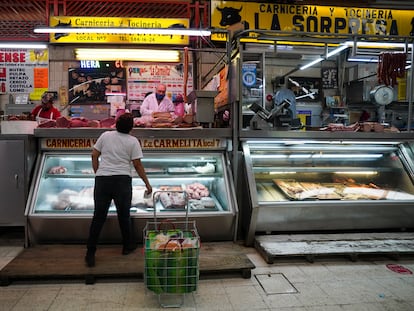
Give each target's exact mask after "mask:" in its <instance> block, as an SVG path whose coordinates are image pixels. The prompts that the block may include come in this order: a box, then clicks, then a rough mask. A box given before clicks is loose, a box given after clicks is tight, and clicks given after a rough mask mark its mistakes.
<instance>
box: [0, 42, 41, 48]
mask: <svg viewBox="0 0 414 311" xmlns="http://www.w3.org/2000/svg"><path fill="white" fill-rule="evenodd" d="M0 48H4V49H47V44H45V43H22V42H8V43H5V42H0Z"/></svg>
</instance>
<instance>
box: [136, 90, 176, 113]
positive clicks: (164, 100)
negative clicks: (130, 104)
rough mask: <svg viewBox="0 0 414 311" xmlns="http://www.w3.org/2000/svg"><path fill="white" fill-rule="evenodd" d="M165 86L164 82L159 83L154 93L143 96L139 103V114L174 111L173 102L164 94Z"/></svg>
mask: <svg viewBox="0 0 414 311" xmlns="http://www.w3.org/2000/svg"><path fill="white" fill-rule="evenodd" d="M166 91H167V87H166V86H165V84H159V85H158V86H157V88H156V91H155V93H152V94H150V95H148V96H147V97H145V99H144V101H143V102H142V104H141V108H140V113H141V116H151V115H152V113H153V112H174V108H175V107H174V104H173V102H172V101H171V99H169V98H168V97H166V96H165V93H166Z"/></svg>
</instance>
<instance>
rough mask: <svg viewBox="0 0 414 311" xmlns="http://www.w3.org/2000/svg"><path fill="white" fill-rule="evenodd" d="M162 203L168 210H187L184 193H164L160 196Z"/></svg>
mask: <svg viewBox="0 0 414 311" xmlns="http://www.w3.org/2000/svg"><path fill="white" fill-rule="evenodd" d="M160 201H161V203H162V205H163V206H164V208H166V209H175V208H185V204H186V201H185V198H184V193H182V192H163V193H161V194H160Z"/></svg>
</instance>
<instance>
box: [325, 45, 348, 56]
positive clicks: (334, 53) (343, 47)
mask: <svg viewBox="0 0 414 311" xmlns="http://www.w3.org/2000/svg"><path fill="white" fill-rule="evenodd" d="M347 48H349V46H347V45H340V46H339V47H337V48H336V49H334V50H332V51H330V52H329V53H327V54H326V58H329V57H332V56H334V55H336V54H338V53H340V52H342V51H343V50H346V49H347Z"/></svg>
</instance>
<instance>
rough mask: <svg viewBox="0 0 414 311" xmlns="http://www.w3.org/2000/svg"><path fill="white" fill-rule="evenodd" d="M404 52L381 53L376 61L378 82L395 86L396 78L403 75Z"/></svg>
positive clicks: (405, 55)
mask: <svg viewBox="0 0 414 311" xmlns="http://www.w3.org/2000/svg"><path fill="white" fill-rule="evenodd" d="M406 59H407V54H406V53H381V54H380V56H379V62H378V71H377V76H378V82H379V83H380V84H385V85H391V86H395V85H397V84H398V82H397V78H402V77H404V75H405V62H406Z"/></svg>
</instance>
